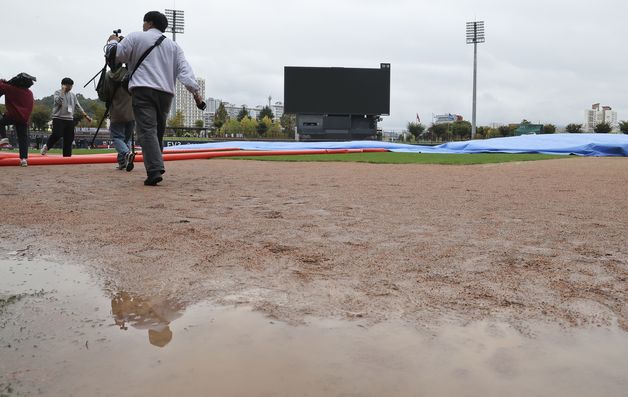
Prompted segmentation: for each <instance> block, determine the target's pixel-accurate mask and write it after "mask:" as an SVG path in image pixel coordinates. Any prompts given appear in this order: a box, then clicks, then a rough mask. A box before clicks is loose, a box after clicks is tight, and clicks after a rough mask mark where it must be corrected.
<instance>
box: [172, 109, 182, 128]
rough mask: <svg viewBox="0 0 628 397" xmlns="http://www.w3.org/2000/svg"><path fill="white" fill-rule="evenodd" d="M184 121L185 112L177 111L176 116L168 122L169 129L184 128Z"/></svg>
mask: <svg viewBox="0 0 628 397" xmlns="http://www.w3.org/2000/svg"><path fill="white" fill-rule="evenodd" d="M183 120H184V117H183V112H181V111H180V110H177V112H176V113H175V114H174V117H173V118H171V119H170V120H168V127H172V128H181V127H183Z"/></svg>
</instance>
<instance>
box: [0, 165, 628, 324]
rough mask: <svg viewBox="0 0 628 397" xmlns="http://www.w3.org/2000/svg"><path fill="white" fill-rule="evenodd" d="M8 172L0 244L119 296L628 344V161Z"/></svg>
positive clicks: (3, 181)
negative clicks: (158, 178)
mask: <svg viewBox="0 0 628 397" xmlns="http://www.w3.org/2000/svg"><path fill="white" fill-rule="evenodd" d="M164 177H165V178H164V179H165V180H164V182H163V183H162V185H161V186H158V187H145V186H143V185H142V181H143V179H144V173H143V167H142V165H141V164H139V165H138V166H137V167H136V170H134V171H133V172H131V173H126V172H123V171H116V170H114V169H113V166H111V165H85V166H48V167H46V166H43V167H28V168H20V167H4V168H3V169H2V176H1V178H0V197H1V198H2V205H1V206H0V217H1V219H2V226H1V227H0V234H1V235H2V239H3V246H4V247H5V248H6V249H12V250H16V251H17V252H20V255H23V256H26V257H49V258H56V259H59V258H63V260H64V261H68V262H72V263H81V264H84V265H85V267H86V268H87V269H88V271H89V272H90V273H92V274H93V275H95V276H96V277H97V279H98V280H101V283H102V288H103V290H104V291H106V292H107V293H108V294H109V295H110V296H114V295H115V294H116V293H118V292H119V291H126V292H128V293H132V294H137V295H141V296H147V297H160V298H161V299H168V300H171V301H176V302H178V304H179V305H181V306H182V307H185V306H189V305H192V304H195V303H198V302H203V301H208V300H209V301H211V302H214V303H217V304H229V305H231V304H235V305H243V306H249V307H252V308H254V309H255V310H257V311H260V312H261V313H263V314H264V315H266V316H268V317H270V318H273V319H278V320H282V321H285V322H287V323H290V324H299V323H302V322H303V320H304V318H306V317H309V316H314V317H317V318H333V319H349V320H355V319H360V321H362V322H364V323H365V324H371V325H374V324H376V323H380V322H382V321H385V320H394V321H402V322H404V323H406V324H408V325H410V326H412V327H416V328H427V329H429V328H430V327H431V326H437V325H440V324H442V323H443V322H453V323H457V324H465V323H468V322H471V321H483V320H489V321H499V322H503V323H507V324H510V325H511V326H513V327H514V328H515V329H517V330H519V331H520V332H522V333H523V334H526V333H533V332H534V330H532V329H530V327H529V326H528V325H529V324H530V322H532V321H534V322H541V323H551V324H552V325H558V326H561V327H567V328H569V327H578V326H585V327H586V326H591V325H592V326H603V327H610V326H615V325H618V326H619V327H620V328H621V329H623V330H624V331H626V330H628V244H627V243H626V241H628V199H627V198H626V197H628V159H625V158H567V159H558V160H547V161H536V162H517V163H503V164H490V165H474V166H442V165H375V164H357V163H354V164H352V163H281V162H256V161H237V160H236V161H231V160H211V161H181V162H170V163H167V173H166V174H165V175H164Z"/></svg>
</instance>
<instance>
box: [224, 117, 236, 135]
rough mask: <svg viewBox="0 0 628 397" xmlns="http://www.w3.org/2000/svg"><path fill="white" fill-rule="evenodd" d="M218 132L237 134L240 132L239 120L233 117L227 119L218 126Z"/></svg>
mask: <svg viewBox="0 0 628 397" xmlns="http://www.w3.org/2000/svg"><path fill="white" fill-rule="evenodd" d="M220 132H221V133H223V134H237V133H239V132H240V122H239V121H238V120H234V119H228V120H227V121H225V123H224V124H223V125H222V126H221V127H220Z"/></svg>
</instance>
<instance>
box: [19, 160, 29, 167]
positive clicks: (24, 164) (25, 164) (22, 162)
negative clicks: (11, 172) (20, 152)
mask: <svg viewBox="0 0 628 397" xmlns="http://www.w3.org/2000/svg"><path fill="white" fill-rule="evenodd" d="M20 166H22V167H28V161H26V159H20Z"/></svg>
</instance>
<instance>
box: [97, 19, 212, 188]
mask: <svg viewBox="0 0 628 397" xmlns="http://www.w3.org/2000/svg"><path fill="white" fill-rule="evenodd" d="M167 27H168V19H167V18H166V16H165V15H164V14H162V13H160V12H159V11H150V12H148V13H146V15H144V25H143V31H142V32H133V33H131V34H129V35H128V36H126V37H125V38H124V40H120V37H118V36H117V35H115V34H114V35H111V36H110V37H109V40H108V45H107V55H106V56H107V59H108V60H109V62H112V63H126V64H127V65H128V68H129V74H130V75H131V78H130V81H129V91H130V92H131V95H132V97H133V100H132V103H133V113H134V114H135V123H136V126H137V128H136V131H137V134H138V140H139V143H140V145H141V146H142V155H143V157H144V167H145V168H146V174H147V177H146V180H145V181H144V185H148V186H155V185H157V184H158V183H159V182H161V181H162V180H163V177H162V174H163V173H164V172H165V168H164V162H163V157H162V153H161V150H162V140H163V136H164V131H165V129H166V120H167V118H168V113H169V112H170V104H171V103H172V98H173V96H174V92H175V81H176V80H177V79H178V80H179V81H181V83H183V85H184V86H185V87H186V88H187V89H188V91H190V92H191V93H192V94H193V95H194V100H195V101H196V103H197V106H200V104H202V103H203V99H202V98H201V96H200V87H199V85H198V83H197V82H196V77H195V76H194V72H193V71H192V68H191V67H190V65H189V64H188V62H187V60H186V59H185V56H184V54H183V50H182V49H181V48H180V47H179V45H178V44H177V43H176V42H174V41H172V40H169V39H166V38H165V36H163V33H164V32H165V31H166V28H167ZM161 37H164V38H163V39H161ZM160 39H161V40H160ZM151 47H153V49H152V50H150V52H148V51H149V49H150V48H151ZM144 54H147V55H146V56H145V59H144V60H143V61H141V63H140V59H141V58H142V56H143V55H144ZM138 64H139V66H138Z"/></svg>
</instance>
